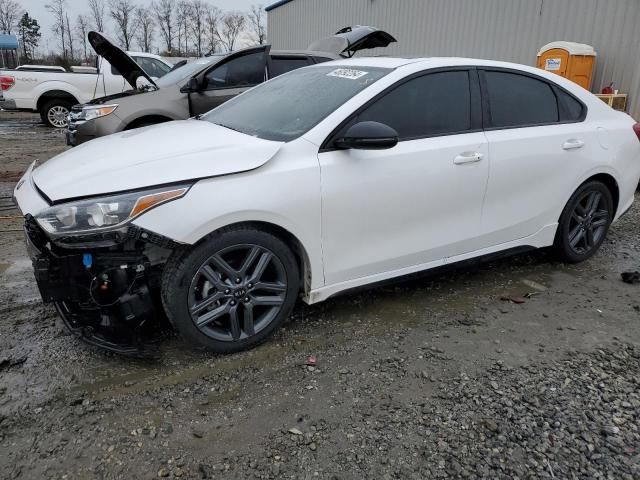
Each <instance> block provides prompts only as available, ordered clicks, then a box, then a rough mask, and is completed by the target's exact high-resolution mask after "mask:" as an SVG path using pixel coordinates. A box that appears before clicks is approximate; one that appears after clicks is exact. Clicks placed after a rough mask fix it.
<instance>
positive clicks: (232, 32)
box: [217, 12, 247, 52]
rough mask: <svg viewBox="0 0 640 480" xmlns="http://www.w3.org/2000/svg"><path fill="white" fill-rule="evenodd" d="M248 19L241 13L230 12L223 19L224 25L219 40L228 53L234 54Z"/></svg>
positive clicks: (219, 32) (219, 33)
mask: <svg viewBox="0 0 640 480" xmlns="http://www.w3.org/2000/svg"><path fill="white" fill-rule="evenodd" d="M246 21H247V17H245V16H244V14H242V13H241V12H228V13H225V14H224V16H223V17H222V22H221V23H222V25H221V27H220V29H219V30H218V33H217V36H218V40H220V43H221V44H222V46H224V48H225V49H226V50H227V52H232V51H233V49H234V48H235V46H236V42H237V40H238V37H239V36H240V34H241V33H242V31H243V30H244V26H245V23H246Z"/></svg>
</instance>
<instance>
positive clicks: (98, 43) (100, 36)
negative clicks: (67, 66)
mask: <svg viewBox="0 0 640 480" xmlns="http://www.w3.org/2000/svg"><path fill="white" fill-rule="evenodd" d="M89 43H90V44H91V46H92V47H93V49H94V50H95V51H96V53H97V54H98V55H100V56H101V57H103V58H105V59H106V60H107V62H109V63H110V64H111V65H112V66H113V67H114V68H115V69H116V70H118V72H120V74H121V75H122V76H123V77H124V79H125V80H126V81H127V83H128V84H129V85H131V87H132V88H133V89H134V90H137V89H138V85H137V80H138V78H140V77H142V78H144V79H145V80H147V82H149V84H151V85H153V86H154V87H156V88H158V86H157V85H156V83H155V82H154V81H153V79H152V78H151V77H150V76H149V75H147V74H146V73H145V71H144V70H143V69H142V68H140V65H138V64H137V63H136V62H135V60H133V58H131V57H130V56H129V55H127V54H126V52H125V51H124V50H122V49H120V48H118V47H116V46H115V45H114V44H113V43H112V42H111V41H109V39H108V38H107V37H106V36H105V35H104V33H100V32H89Z"/></svg>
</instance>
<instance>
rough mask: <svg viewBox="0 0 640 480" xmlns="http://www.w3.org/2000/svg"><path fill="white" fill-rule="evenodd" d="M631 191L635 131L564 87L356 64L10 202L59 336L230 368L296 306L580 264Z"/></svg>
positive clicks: (63, 172)
mask: <svg viewBox="0 0 640 480" xmlns="http://www.w3.org/2000/svg"><path fill="white" fill-rule="evenodd" d="M87 159H91V161H87ZM639 178H640V125H638V124H636V123H635V121H634V120H633V119H632V118H631V117H629V116H628V115H626V114H624V113H621V112H617V111H615V110H613V109H611V108H609V107H608V106H607V105H605V104H604V103H602V101H600V100H599V99H598V98H596V97H595V96H593V95H591V94H590V93H589V92H587V91H586V90H584V89H582V88H581V87H579V86H577V85H575V84H574V83H572V82H570V81H568V80H566V79H564V78H561V77H558V76H557V75H554V74H552V73H547V72H545V71H542V70H538V69H534V68H530V67H525V66H521V65H515V64H510V63H501V62H493V61H488V60H472V59H456V58H427V59H402V58H374V57H372V58H359V59H348V60H347V59H344V60H339V61H335V62H329V63H324V64H320V65H314V66H310V67H306V68H302V69H298V70H294V71H292V72H289V73H287V74H284V75H281V76H279V77H276V78H274V79H273V80H270V81H268V82H266V83H263V84H262V85H259V86H257V87H255V88H253V89H251V90H249V91H247V92H245V93H243V94H242V95H239V96H238V97H236V98H234V99H232V100H230V101H228V102H226V103H225V104H224V105H221V106H220V107H218V108H216V109H214V110H212V111H210V112H209V113H207V114H205V115H203V116H201V117H199V118H198V119H195V118H194V119H189V120H184V121H177V122H172V123H170V124H160V125H155V126H151V127H147V128H141V129H138V130H134V131H128V132H122V133H118V134H114V135H111V136H109V137H104V138H99V139H96V140H94V141H92V142H88V143H86V144H84V145H81V146H79V147H77V148H75V149H71V150H69V151H67V152H65V153H63V154H61V155H59V156H57V157H56V158H54V159H52V160H49V161H48V162H46V163H44V164H43V165H41V166H38V167H37V168H36V166H35V165H32V166H30V167H29V169H28V170H27V172H26V173H25V175H24V177H23V178H22V179H21V180H20V182H19V184H18V185H17V186H16V189H15V192H14V195H15V198H16V200H17V204H18V205H19V207H20V209H21V211H22V212H23V214H24V215H25V231H26V237H27V243H28V245H29V249H30V251H31V255H32V258H33V264H34V269H35V275H36V279H37V283H38V286H39V288H40V292H41V294H42V298H43V299H44V301H45V302H53V303H54V304H55V305H56V306H57V309H58V312H59V313H60V316H61V317H62V318H63V320H64V322H65V323H66V324H67V325H68V326H69V328H71V330H72V331H73V332H75V333H77V334H78V335H79V336H81V337H82V338H84V339H85V340H87V341H89V342H92V343H94V344H98V345H101V346H103V347H106V348H111V349H113V350H117V351H120V352H125V353H132V354H138V353H140V352H141V351H143V350H140V348H141V347H140V344H139V342H138V337H137V335H138V334H139V333H140V332H141V331H142V330H144V328H146V327H149V326H151V325H153V324H154V323H155V322H159V321H160V319H162V318H163V316H164V315H166V316H167V317H168V318H169V320H170V321H171V323H172V324H173V326H174V327H175V329H176V330H177V331H178V332H179V333H180V334H181V335H182V336H183V337H184V338H186V339H187V340H188V341H189V342H191V343H192V344H193V345H194V346H196V347H198V348H204V349H209V350H213V351H216V352H235V351H238V350H242V349H246V348H250V347H252V346H254V345H256V344H258V343H260V342H261V341H263V340H265V339H266V338H267V337H268V336H269V335H271V334H272V333H273V332H274V331H275V330H276V329H277V328H278V327H279V326H280V325H281V324H282V323H283V322H284V321H285V320H286V319H287V318H288V316H289V314H290V313H291V310H292V308H293V306H294V304H295V303H296V301H297V300H298V298H302V300H303V301H305V302H307V303H310V304H312V303H316V302H320V301H323V300H326V299H327V298H329V297H331V296H332V295H335V294H338V293H340V292H344V291H346V290H349V289H353V288H355V287H361V286H363V285H369V284H373V283H376V282H381V281H387V280H390V279H394V278H397V277H400V276H403V275H407V274H412V273H415V272H418V271H423V270H428V269H432V268H435V267H441V266H444V265H448V264H453V263H456V262H461V261H463V260H468V259H472V258H476V257H483V256H487V255H492V254H495V253H497V252H513V251H522V250H523V249H526V248H542V247H549V246H553V247H554V248H555V250H556V252H557V253H558V255H559V256H560V258H562V259H564V260H565V261H567V262H581V261H583V260H586V259H588V258H590V257H591V256H593V255H594V254H595V253H596V251H597V250H598V248H599V247H600V245H601V244H602V242H603V241H604V239H605V236H606V234H607V232H608V229H609V226H610V225H611V223H612V222H614V221H615V220H617V219H618V218H620V216H621V215H623V214H624V213H625V212H626V211H627V210H628V209H629V208H630V207H631V205H632V203H633V200H634V192H635V189H636V186H637V185H638V179H639Z"/></svg>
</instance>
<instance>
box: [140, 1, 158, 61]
mask: <svg viewBox="0 0 640 480" xmlns="http://www.w3.org/2000/svg"><path fill="white" fill-rule="evenodd" d="M154 29H155V22H154V20H153V14H152V12H151V9H149V8H147V7H138V8H136V12H135V31H136V34H135V37H136V40H137V41H138V46H139V47H140V49H141V50H142V51H144V52H147V53H149V52H150V51H151V44H152V43H153V32H154Z"/></svg>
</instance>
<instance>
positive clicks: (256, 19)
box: [247, 5, 267, 45]
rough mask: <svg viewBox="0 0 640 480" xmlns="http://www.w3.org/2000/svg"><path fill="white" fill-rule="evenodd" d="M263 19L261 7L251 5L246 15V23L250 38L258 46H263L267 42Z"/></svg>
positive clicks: (262, 8)
mask: <svg viewBox="0 0 640 480" xmlns="http://www.w3.org/2000/svg"><path fill="white" fill-rule="evenodd" d="M264 17H265V14H264V7H263V6H262V5H251V10H249V13H248V14H247V21H248V22H249V29H250V30H251V37H252V39H253V41H255V42H256V43H257V44H258V45H263V44H264V43H265V42H266V41H267V29H266V25H265V19H264Z"/></svg>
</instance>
